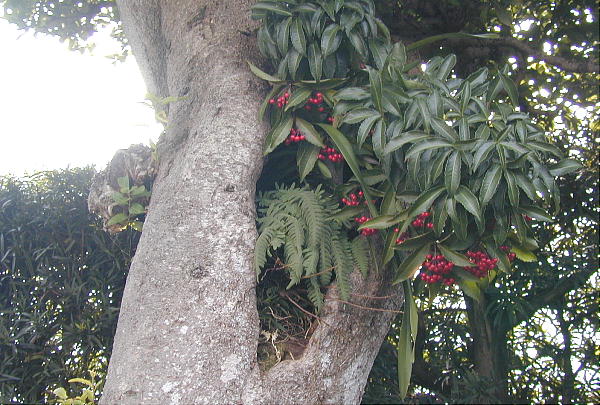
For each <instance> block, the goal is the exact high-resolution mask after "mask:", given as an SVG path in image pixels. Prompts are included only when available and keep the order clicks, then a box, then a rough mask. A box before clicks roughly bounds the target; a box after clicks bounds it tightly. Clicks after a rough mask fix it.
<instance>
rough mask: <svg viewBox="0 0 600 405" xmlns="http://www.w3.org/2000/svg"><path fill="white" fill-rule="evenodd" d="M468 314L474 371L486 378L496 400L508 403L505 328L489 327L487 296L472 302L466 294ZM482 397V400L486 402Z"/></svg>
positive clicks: (490, 324)
mask: <svg viewBox="0 0 600 405" xmlns="http://www.w3.org/2000/svg"><path fill="white" fill-rule="evenodd" d="M465 302H466V304H467V316H468V319H469V326H470V329H471V333H472V338H473V345H472V347H471V356H470V357H471V359H472V360H473V365H474V366H475V372H476V373H477V374H478V375H479V376H481V377H485V378H486V379H487V380H488V382H489V383H490V384H492V387H493V389H492V390H491V392H492V394H493V395H494V397H495V400H494V401H492V402H496V401H501V402H508V401H509V397H508V368H507V367H508V364H507V362H508V359H507V356H508V353H507V350H506V333H507V331H506V330H498V329H495V328H494V327H493V326H492V321H491V320H490V318H489V316H488V314H487V311H486V309H487V297H485V295H483V296H482V298H481V301H475V300H473V299H471V298H469V297H467V296H465ZM489 400H490V399H489V398H481V401H482V402H483V401H485V402H487V401H489Z"/></svg>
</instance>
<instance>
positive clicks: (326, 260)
mask: <svg viewBox="0 0 600 405" xmlns="http://www.w3.org/2000/svg"><path fill="white" fill-rule="evenodd" d="M324 234H325V236H326V237H324V238H323V239H321V245H320V249H319V256H320V257H319V263H320V266H319V273H321V275H320V276H319V279H320V281H321V285H329V283H331V278H332V277H333V260H332V253H331V232H330V231H329V229H328V230H327V232H326V233H324Z"/></svg>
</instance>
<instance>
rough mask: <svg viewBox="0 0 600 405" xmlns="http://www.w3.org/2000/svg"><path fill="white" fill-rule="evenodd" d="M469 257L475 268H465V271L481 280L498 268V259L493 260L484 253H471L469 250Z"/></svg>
mask: <svg viewBox="0 0 600 405" xmlns="http://www.w3.org/2000/svg"><path fill="white" fill-rule="evenodd" d="M467 257H468V258H469V261H470V262H471V263H473V264H474V265H475V266H474V267H465V270H467V271H468V272H469V273H471V274H473V275H474V276H476V277H479V278H482V277H486V276H487V274H488V272H489V271H490V270H492V269H493V268H494V267H496V263H498V259H491V258H490V257H489V256H488V255H487V254H486V253H484V252H482V251H477V252H471V251H470V250H469V251H468V252H467Z"/></svg>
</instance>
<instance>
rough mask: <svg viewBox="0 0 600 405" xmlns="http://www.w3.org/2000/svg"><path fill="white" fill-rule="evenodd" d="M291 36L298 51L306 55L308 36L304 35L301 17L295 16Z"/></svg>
mask: <svg viewBox="0 0 600 405" xmlns="http://www.w3.org/2000/svg"><path fill="white" fill-rule="evenodd" d="M290 38H291V40H292V46H293V47H294V49H296V51H297V52H298V53H299V54H301V55H304V56H306V36H305V35H304V28H302V20H301V19H300V17H296V18H294V21H293V22H292V25H291V27H290Z"/></svg>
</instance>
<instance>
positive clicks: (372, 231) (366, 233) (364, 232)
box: [354, 215, 377, 236]
mask: <svg viewBox="0 0 600 405" xmlns="http://www.w3.org/2000/svg"><path fill="white" fill-rule="evenodd" d="M369 219H371V218H369V217H365V216H364V215H363V216H362V217H356V218H354V221H356V222H358V223H359V224H363V223H365V222H367V221H368V220H369ZM360 233H361V234H362V235H364V236H371V235H373V234H375V233H377V229H372V228H365V229H363V230H362V231H360Z"/></svg>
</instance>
